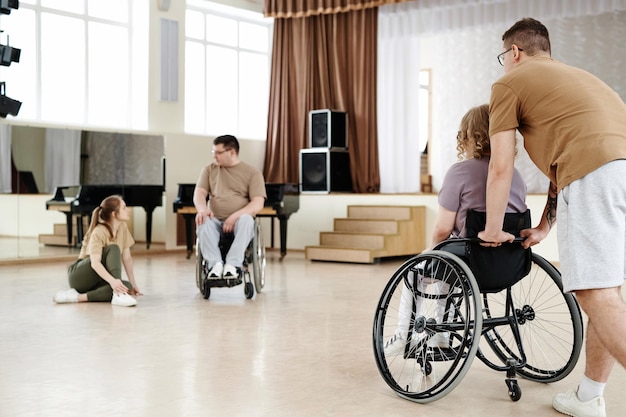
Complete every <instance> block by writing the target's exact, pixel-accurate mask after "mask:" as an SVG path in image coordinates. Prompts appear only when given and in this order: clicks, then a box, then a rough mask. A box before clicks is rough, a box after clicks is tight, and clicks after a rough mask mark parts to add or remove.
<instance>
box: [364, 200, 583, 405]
mask: <svg viewBox="0 0 626 417" xmlns="http://www.w3.org/2000/svg"><path fill="white" fill-rule="evenodd" d="M467 223H468V236H476V234H477V233H478V231H480V230H482V226H481V225H480V224H482V225H484V213H476V212H471V213H470V212H468V220H467ZM470 223H472V224H473V226H472V227H473V229H474V230H473V231H470V228H471V227H470ZM529 226H530V213H529V212H526V213H522V214H508V213H507V215H506V217H505V227H504V230H506V231H507V232H509V233H513V234H514V235H515V236H519V231H520V230H522V229H524V228H527V227H529ZM472 233H473V234H472ZM520 241H521V239H519V238H518V239H516V242H517V243H513V244H508V245H507V244H504V245H502V246H500V247H498V248H486V247H482V246H480V241H479V239H478V238H467V239H450V240H447V241H444V242H442V243H441V244H439V245H438V246H437V247H436V248H435V249H434V250H432V251H429V252H424V253H422V254H419V255H417V256H415V257H413V258H411V259H410V260H408V261H406V262H405V263H404V264H403V265H402V266H400V268H398V270H396V272H395V273H394V274H393V276H392V277H391V279H390V280H389V282H388V283H387V285H386V287H385V289H384V291H383V293H382V295H381V297H380V300H379V302H378V306H377V307H376V313H375V317H374V325H373V347H374V356H375V360H376V365H377V366H378V370H379V372H380V374H381V376H382V377H383V379H384V381H385V382H386V383H387V384H388V385H389V386H390V387H391V388H392V389H393V390H394V391H395V392H396V393H397V394H398V395H400V396H401V397H403V398H406V399H408V400H411V401H415V402H418V403H427V402H431V401H435V400H438V399H440V398H442V397H444V396H445V395H447V394H448V393H450V392H451V391H452V390H453V389H454V388H455V387H456V386H457V385H458V384H459V383H460V382H461V380H462V379H463V377H464V376H465V374H466V373H467V372H468V370H469V368H470V366H471V364H472V361H473V359H474V357H475V356H478V358H479V359H480V360H481V361H482V362H483V363H485V364H486V365H487V366H488V367H490V368H492V369H494V370H496V371H502V372H505V373H506V378H505V383H506V385H507V387H508V394H509V397H510V398H511V400H513V401H518V400H519V399H520V398H521V395H522V392H521V389H520V387H519V384H518V382H517V379H516V376H517V375H519V376H520V377H522V378H525V379H528V380H531V381H537V382H544V383H549V382H555V381H559V380H561V379H563V378H564V377H565V376H567V375H568V374H569V373H570V372H571V371H572V370H573V368H574V366H575V365H576V362H577V361H578V357H579V355H580V351H581V348H582V346H583V324H582V317H581V313H580V308H579V306H578V304H577V302H576V299H575V298H574V296H573V295H572V294H564V293H563V292H562V289H563V287H562V283H561V275H560V273H559V271H558V270H557V269H556V268H555V267H554V266H552V265H551V264H550V263H549V262H548V261H546V260H545V259H544V258H542V257H541V256H539V255H537V254H535V253H532V252H531V251H530V249H526V250H525V249H524V248H523V247H522V246H521V244H519V242H520ZM481 336H483V338H482V339H481V338H480V337H481Z"/></svg>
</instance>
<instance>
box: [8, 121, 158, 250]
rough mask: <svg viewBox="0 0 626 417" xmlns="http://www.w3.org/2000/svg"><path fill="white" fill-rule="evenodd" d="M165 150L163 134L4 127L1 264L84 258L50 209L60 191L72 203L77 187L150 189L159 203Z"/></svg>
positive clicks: (138, 198) (59, 215) (63, 216)
mask: <svg viewBox="0 0 626 417" xmlns="http://www.w3.org/2000/svg"><path fill="white" fill-rule="evenodd" d="M164 148H165V146H164V138H163V136H160V135H145V134H133V133H120V132H102V131H93V130H80V129H57V128H45V127H32V126H16V125H0V206H1V207H2V210H1V211H2V214H3V215H2V216H1V217H0V261H1V260H2V259H14V258H30V257H40V256H41V257H43V256H45V257H54V256H55V255H58V256H68V255H71V254H76V255H77V254H78V249H77V247H75V246H70V245H68V244H67V242H68V240H69V239H68V237H67V233H66V231H67V216H66V214H65V213H64V212H61V211H57V212H55V211H54V209H50V207H49V204H47V202H48V201H49V200H51V199H53V198H54V197H55V191H56V192H57V194H58V192H59V190H60V189H62V190H63V193H64V197H65V198H67V200H68V201H69V200H71V199H73V198H74V197H76V193H77V192H78V189H79V186H83V192H84V190H85V189H86V188H88V187H87V186H90V187H92V188H97V187H98V186H104V185H115V186H118V187H122V190H124V192H125V193H126V192H129V190H130V189H131V187H134V189H136V190H140V191H144V190H146V189H151V191H150V193H151V194H152V198H153V199H155V198H158V205H161V204H162V193H163V189H162V188H163V185H164V176H165V165H164V152H165V151H164ZM159 187H160V188H159ZM157 189H159V190H158V191H157ZM157 193H158V194H157ZM125 195H126V194H125ZM155 195H156V197H155ZM57 197H58V195H57ZM128 198H131V197H128V196H127V199H128ZM132 198H133V199H134V200H136V201H135V206H139V205H141V199H142V198H144V197H142V196H141V195H139V194H137V193H134V196H133V197H132ZM75 222H76V219H74V223H75ZM154 227H159V225H154V226H153V228H154ZM161 227H163V226H161ZM75 231H76V229H74V230H73V233H74V232H75ZM44 242H46V243H44ZM63 242H66V243H65V244H64V243H63Z"/></svg>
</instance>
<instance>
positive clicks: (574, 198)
mask: <svg viewBox="0 0 626 417" xmlns="http://www.w3.org/2000/svg"><path fill="white" fill-rule="evenodd" d="M556 219H557V222H558V228H557V230H558V245H559V257H560V261H561V262H560V263H561V273H562V275H563V291H564V292H571V291H576V290H584V289H592V288H613V287H619V286H621V285H622V283H623V282H624V277H625V276H626V265H625V264H626V262H625V260H626V256H625V253H626V160H621V159H620V160H616V161H613V162H609V163H607V164H605V165H603V166H601V167H600V168H598V169H596V170H595V171H593V172H591V173H589V174H587V175H586V176H584V177H583V178H581V179H579V180H576V181H574V182H572V183H571V184H570V185H568V186H567V187H565V188H563V189H562V190H561V192H560V193H559V195H558V202H557V215H556Z"/></svg>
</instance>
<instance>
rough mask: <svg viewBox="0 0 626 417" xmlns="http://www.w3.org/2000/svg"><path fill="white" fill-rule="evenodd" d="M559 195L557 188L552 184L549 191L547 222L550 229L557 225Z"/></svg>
mask: <svg viewBox="0 0 626 417" xmlns="http://www.w3.org/2000/svg"><path fill="white" fill-rule="evenodd" d="M556 197H557V194H556V186H555V185H554V184H550V189H549V190H548V201H547V203H546V212H545V216H546V220H547V221H548V225H549V226H550V228H552V226H553V225H554V223H556V202H557V198H556Z"/></svg>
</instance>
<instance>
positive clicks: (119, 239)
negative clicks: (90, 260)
mask: <svg viewBox="0 0 626 417" xmlns="http://www.w3.org/2000/svg"><path fill="white" fill-rule="evenodd" d="M134 244H135V239H133V236H132V235H131V234H130V231H129V230H128V225H127V224H126V223H125V222H122V223H121V224H120V227H119V229H117V233H116V234H115V236H113V237H111V234H110V233H109V229H108V228H107V227H106V226H104V225H102V224H99V225H97V226H96V227H95V229H93V231H92V232H91V236H90V237H89V243H88V244H87V245H83V246H82V247H81V248H80V254H79V255H78V259H85V258H87V257H89V256H90V255H91V254H92V253H99V254H102V249H104V247H105V246H108V245H117V246H119V247H120V250H121V251H122V252H124V249H127V248H130V247H131V246H133V245H134Z"/></svg>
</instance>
